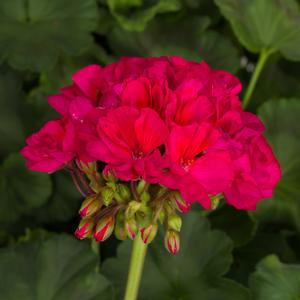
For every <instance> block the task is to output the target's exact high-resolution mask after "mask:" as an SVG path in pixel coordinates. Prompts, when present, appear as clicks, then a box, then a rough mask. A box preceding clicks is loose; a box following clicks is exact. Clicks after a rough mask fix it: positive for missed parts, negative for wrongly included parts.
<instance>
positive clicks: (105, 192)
mask: <svg viewBox="0 0 300 300" xmlns="http://www.w3.org/2000/svg"><path fill="white" fill-rule="evenodd" d="M114 195H115V192H114V190H113V189H112V188H110V187H108V186H106V187H104V188H102V189H101V196H102V201H103V203H104V205H105V206H109V205H110V204H111V203H112V201H113V199H114Z"/></svg>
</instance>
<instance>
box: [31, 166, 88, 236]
mask: <svg viewBox="0 0 300 300" xmlns="http://www.w3.org/2000/svg"><path fill="white" fill-rule="evenodd" d="M52 178H53V182H54V187H53V191H54V192H53V194H52V196H51V197H50V198H49V200H48V201H47V203H45V204H44V205H43V206H41V207H40V208H38V209H37V210H36V211H35V218H36V220H38V221H40V222H46V223H52V222H63V221H68V220H70V219H71V218H72V217H74V216H77V213H78V210H79V208H80V203H81V202H82V201H83V199H82V196H81V195H80V194H79V192H78V191H77V190H76V188H75V185H74V183H73V182H72V179H71V176H70V175H69V174H66V173H64V172H63V171H61V172H58V173H56V174H53V175H52ZM74 226H76V225H74ZM74 230H75V227H74Z"/></svg>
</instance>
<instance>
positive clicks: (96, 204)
mask: <svg viewBox="0 0 300 300" xmlns="http://www.w3.org/2000/svg"><path fill="white" fill-rule="evenodd" d="M101 206H102V203H101V201H100V199H99V197H98V195H92V196H89V197H87V198H86V199H85V200H84V201H83V202H82V204H81V207H80V210H79V214H80V216H81V218H84V217H90V216H92V215H94V214H95V213H96V212H97V211H99V210H100V208H101Z"/></svg>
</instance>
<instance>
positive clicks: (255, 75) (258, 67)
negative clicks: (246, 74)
mask: <svg viewBox="0 0 300 300" xmlns="http://www.w3.org/2000/svg"><path fill="white" fill-rule="evenodd" d="M271 53H272V51H271V50H269V49H262V51H261V52H260V55H259V59H258V62H257V64H256V67H255V70H254V72H253V74H252V77H251V79H250V82H249V85H248V88H247V90H246V93H245V96H244V100H243V107H244V108H246V107H247V106H248V104H249V102H250V98H251V96H252V94H253V91H254V88H255V86H256V83H257V80H258V78H259V76H260V74H261V71H262V69H263V67H264V65H265V63H266V61H267V59H268V58H269V56H270V54H271Z"/></svg>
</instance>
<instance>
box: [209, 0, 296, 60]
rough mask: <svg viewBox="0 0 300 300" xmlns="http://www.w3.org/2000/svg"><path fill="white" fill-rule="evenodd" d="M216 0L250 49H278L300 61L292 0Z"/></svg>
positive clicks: (253, 50)
mask: <svg viewBox="0 0 300 300" xmlns="http://www.w3.org/2000/svg"><path fill="white" fill-rule="evenodd" d="M215 2H216V4H217V5H218V6H219V8H220V10H221V13H222V14H223V15H224V16H225V17H226V18H227V19H228V20H229V22H230V24H231V26H232V29H233V30H234V32H235V34H236V36H237V37H238V39H239V41H240V42H241V43H242V44H243V45H244V46H245V47H246V48H247V49H248V50H249V51H252V52H260V51H261V50H262V49H268V50H270V51H280V52H281V54H282V55H283V56H284V57H286V58H287V59H291V60H300V48H299V43H300V11H299V5H298V3H297V2H296V1H295V0H284V1H281V0H252V1H249V0H215Z"/></svg>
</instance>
